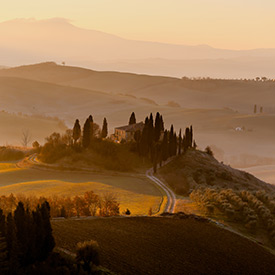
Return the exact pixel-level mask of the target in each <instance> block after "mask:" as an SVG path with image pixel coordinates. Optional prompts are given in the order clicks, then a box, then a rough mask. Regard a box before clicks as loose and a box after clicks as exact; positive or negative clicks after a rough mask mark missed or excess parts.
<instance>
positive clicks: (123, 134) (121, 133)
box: [111, 122, 144, 143]
mask: <svg viewBox="0 0 275 275" xmlns="http://www.w3.org/2000/svg"><path fill="white" fill-rule="evenodd" d="M143 127H144V123H143V122H139V123H136V124H129V125H126V126H121V127H116V128H115V133H114V134H113V135H112V136H111V139H112V140H113V141H115V142H118V143H120V142H121V141H126V142H130V141H134V140H135V138H134V137H135V133H136V132H137V131H140V132H142V130H143Z"/></svg>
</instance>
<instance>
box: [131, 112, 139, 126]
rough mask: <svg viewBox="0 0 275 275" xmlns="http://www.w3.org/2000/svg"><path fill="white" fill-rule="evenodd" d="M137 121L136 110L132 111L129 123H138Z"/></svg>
mask: <svg viewBox="0 0 275 275" xmlns="http://www.w3.org/2000/svg"><path fill="white" fill-rule="evenodd" d="M136 123H137V121H136V115H135V113H134V112H132V114H131V116H130V119H129V125H131V124H136Z"/></svg>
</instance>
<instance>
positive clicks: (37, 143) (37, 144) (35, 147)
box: [32, 141, 40, 150]
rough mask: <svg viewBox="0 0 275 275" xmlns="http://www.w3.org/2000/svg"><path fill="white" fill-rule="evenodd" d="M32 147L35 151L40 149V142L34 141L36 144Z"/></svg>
mask: <svg viewBox="0 0 275 275" xmlns="http://www.w3.org/2000/svg"><path fill="white" fill-rule="evenodd" d="M32 147H33V148H34V149H36V150H38V149H39V148H40V144H39V142H38V141H34V142H33V143H32Z"/></svg>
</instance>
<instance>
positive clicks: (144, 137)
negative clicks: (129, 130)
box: [140, 117, 150, 157]
mask: <svg viewBox="0 0 275 275" xmlns="http://www.w3.org/2000/svg"><path fill="white" fill-rule="evenodd" d="M149 127H150V126H149V119H148V117H146V119H145V125H144V128H143V130H142V134H141V139H140V153H141V155H142V156H144V157H145V156H147V155H148V152H149Z"/></svg>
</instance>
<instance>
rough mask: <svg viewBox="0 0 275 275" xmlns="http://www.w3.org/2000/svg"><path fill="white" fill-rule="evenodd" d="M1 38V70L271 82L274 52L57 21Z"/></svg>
mask: <svg viewBox="0 0 275 275" xmlns="http://www.w3.org/2000/svg"><path fill="white" fill-rule="evenodd" d="M0 37H1V45H0V60H1V63H2V64H3V65H6V66H15V65H22V64H30V63H37V62H41V61H56V62H59V63H61V62H63V61H64V62H66V63H67V64H70V65H78V66H82V67H87V68H92V69H97V70H117V71H126V72H135V73H145V74H153V75H168V76H177V77H180V76H210V77H219V78H220V77H224V78H232V77H234V78H245V77H255V76H258V75H259V76H267V77H272V78H275V66H274V65H273V64H275V62H274V61H275V49H254V50H240V51H237V50H225V49H216V48H212V47H210V46H207V45H198V46H187V45H173V44H165V43H157V42H146V41H134V40H128V39H123V38H120V37H118V36H115V35H111V34H107V33H103V32H99V31H95V30H85V29H81V28H78V27H75V26H73V25H72V24H71V23H69V22H68V21H67V20H65V19H60V18H54V19H49V20H39V21H38V20H34V19H16V20H12V21H6V22H2V23H0Z"/></svg>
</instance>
